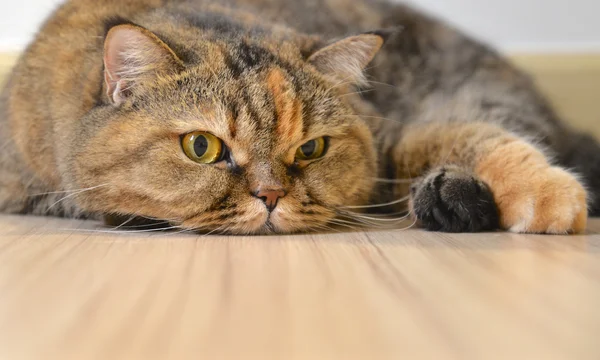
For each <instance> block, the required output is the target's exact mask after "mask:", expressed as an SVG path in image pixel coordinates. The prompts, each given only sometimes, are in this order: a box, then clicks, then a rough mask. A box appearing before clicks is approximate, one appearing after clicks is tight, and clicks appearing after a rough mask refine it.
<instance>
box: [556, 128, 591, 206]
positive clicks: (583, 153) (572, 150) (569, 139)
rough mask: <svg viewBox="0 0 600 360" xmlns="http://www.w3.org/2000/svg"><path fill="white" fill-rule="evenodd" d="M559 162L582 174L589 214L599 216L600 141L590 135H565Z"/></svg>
mask: <svg viewBox="0 0 600 360" xmlns="http://www.w3.org/2000/svg"><path fill="white" fill-rule="evenodd" d="M565 138H566V139H565V142H564V143H562V144H561V145H562V146H561V147H562V149H561V151H560V152H559V157H558V160H559V163H560V164H561V165H563V166H565V167H567V168H569V169H573V170H574V171H575V172H576V173H578V174H580V175H581V176H583V181H584V183H585V185H586V187H587V189H588V191H589V193H590V195H591V199H590V207H589V213H590V216H600V143H598V141H597V140H596V139H595V138H594V137H593V136H590V135H587V134H582V133H572V134H569V136H566V137H565Z"/></svg>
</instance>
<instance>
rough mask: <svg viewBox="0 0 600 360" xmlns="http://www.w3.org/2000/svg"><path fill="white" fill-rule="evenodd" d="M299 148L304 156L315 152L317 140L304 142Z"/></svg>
mask: <svg viewBox="0 0 600 360" xmlns="http://www.w3.org/2000/svg"><path fill="white" fill-rule="evenodd" d="M300 150H302V153H303V154H304V156H308V157H310V156H312V155H313V154H314V153H315V150H317V142H316V141H315V140H311V141H309V142H307V143H306V144H304V145H302V146H301V147H300Z"/></svg>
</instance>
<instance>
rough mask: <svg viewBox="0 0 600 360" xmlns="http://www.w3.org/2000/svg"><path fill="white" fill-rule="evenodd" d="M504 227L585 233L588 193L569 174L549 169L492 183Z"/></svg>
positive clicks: (514, 230) (557, 232)
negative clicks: (511, 179) (527, 176)
mask: <svg viewBox="0 0 600 360" xmlns="http://www.w3.org/2000/svg"><path fill="white" fill-rule="evenodd" d="M491 186H492V191H493V192H494V195H495V198H496V203H497V204H498V210H499V213H500V224H501V226H502V228H504V229H507V230H510V231H512V232H519V233H539V234H567V233H580V232H583V231H584V230H585V227H586V222H587V201H586V191H585V189H584V188H583V186H582V185H581V183H580V182H579V181H578V180H577V178H575V176H573V175H572V174H570V173H569V172H567V171H565V170H563V169H561V168H559V167H550V166H548V167H546V168H544V169H542V170H539V171H536V172H535V174H534V175H532V176H530V177H529V178H522V179H513V181H508V180H505V181H495V182H492V183H491Z"/></svg>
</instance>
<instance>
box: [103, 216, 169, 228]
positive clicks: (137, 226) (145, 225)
mask: <svg viewBox="0 0 600 360" xmlns="http://www.w3.org/2000/svg"><path fill="white" fill-rule="evenodd" d="M134 218H135V217H134ZM127 222H129V220H128V221H126V222H125V223H127ZM125 223H123V224H125ZM123 224H121V225H119V226H117V227H115V228H113V230H114V229H125V230H129V229H140V228H145V227H152V226H160V225H165V224H169V222H168V221H161V222H156V223H152V224H140V225H130V226H123ZM159 230H160V229H159Z"/></svg>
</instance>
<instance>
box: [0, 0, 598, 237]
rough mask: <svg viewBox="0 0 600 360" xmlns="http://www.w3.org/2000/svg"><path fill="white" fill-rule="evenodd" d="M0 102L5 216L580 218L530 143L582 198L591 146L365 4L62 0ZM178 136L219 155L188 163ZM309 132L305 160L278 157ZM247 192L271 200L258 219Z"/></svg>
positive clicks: (443, 42) (582, 204)
mask: <svg viewBox="0 0 600 360" xmlns="http://www.w3.org/2000/svg"><path fill="white" fill-rule="evenodd" d="M399 26H400V27H402V30H401V31H398V30H397V29H398V27H399ZM361 34H362V35H361ZM384 42H386V44H385V45H383V44H384ZM382 46H383V48H382ZM380 48H382V50H381V51H380V53H379V55H378V56H377V57H375V58H374V56H375V54H376V53H377V51H378V50H380ZM373 58H374V59H373ZM371 61H372V63H371V64H370V65H369V63H370V62H371ZM367 67H368V68H367ZM365 68H367V71H366V73H365V74H363V72H362V70H363V69H365ZM366 83H370V84H371V87H372V89H371V90H372V91H367V92H364V93H354V91H355V90H356V88H355V85H357V84H359V85H360V84H366ZM0 101H1V102H0V145H3V148H2V149H3V152H2V155H0V170H1V172H0V210H2V211H5V212H19V213H31V214H38V215H41V214H55V215H65V216H82V217H101V216H104V217H106V218H107V219H108V218H110V219H115V218H116V219H130V218H132V217H143V218H149V219H159V220H166V221H168V222H170V223H171V224H173V225H176V226H179V227H183V228H186V229H198V230H205V231H224V232H232V233H261V232H263V233H264V232H296V231H309V230H313V231H316V230H320V229H324V228H326V227H327V226H328V224H330V223H335V224H338V225H339V224H345V225H350V226H354V225H363V224H369V225H371V224H373V223H377V221H376V219H374V218H371V217H368V216H363V215H357V214H355V213H354V212H353V211H351V210H349V209H357V210H358V209H360V208H361V206H364V205H370V206H372V207H373V208H374V209H375V210H388V209H386V207H384V206H381V204H383V203H389V202H391V203H394V205H397V206H394V208H395V209H403V208H405V207H404V206H402V204H400V202H399V200H398V199H399V198H401V197H403V196H404V195H406V194H407V193H409V192H410V191H412V195H411V196H412V198H411V204H412V211H413V213H414V214H416V216H417V218H419V220H421V222H422V223H423V224H424V226H427V227H429V228H431V229H439V230H447V231H467V230H470V231H479V230H487V229H492V228H493V227H494V226H498V225H499V226H500V227H501V228H503V229H509V230H513V231H519V232H540V233H566V232H579V231H582V230H583V229H584V228H585V221H586V218H587V210H586V201H587V198H588V195H587V194H586V191H585V190H584V188H583V186H582V184H581V181H579V180H578V179H577V177H576V176H575V175H572V174H571V173H569V172H567V171H566V170H563V169H561V168H559V167H556V165H554V164H553V163H552V162H551V161H550V154H551V155H554V156H556V158H557V159H558V160H559V161H560V162H561V164H562V165H564V166H570V167H574V168H575V169H577V170H580V171H581V172H582V173H583V181H585V182H587V184H588V187H589V188H590V189H591V191H592V192H593V193H600V184H599V183H598V182H597V181H598V180H597V179H598V178H600V177H597V176H596V173H595V171H596V169H600V166H599V165H598V164H597V162H598V161H599V160H598V159H597V158H596V157H592V160H589V159H587V158H586V159H587V160H586V161H587V163H588V165H587V166H586V164H584V163H582V162H581V161H582V160H581V159H582V158H583V156H582V155H581V151H579V150H578V149H579V148H578V146H579V145H578V143H577V142H573V143H571V142H569V141H568V140H565V139H569V138H573V139H577V138H579V137H578V136H579V135H577V134H575V133H574V132H573V131H572V130H570V129H568V128H567V127H566V126H565V125H563V124H562V123H561V122H560V121H558V119H557V118H556V116H555V115H554V113H553V112H552V110H551V109H550V107H549V106H548V105H547V104H546V102H545V101H544V99H543V98H541V97H540V96H539V95H538V94H537V92H536V91H535V89H534V87H533V85H532V84H531V82H530V81H529V80H528V78H527V77H526V76H524V75H523V74H521V73H519V72H518V71H517V70H515V69H513V68H512V67H511V66H510V65H509V64H507V63H506V62H505V61H504V60H503V59H502V58H501V57H499V56H498V55H497V54H495V53H494V52H493V51H491V50H489V49H487V48H485V47H484V46H482V45H480V44H478V43H476V42H474V41H472V40H470V39H468V38H466V37H464V36H462V35H461V34H459V33H457V32H456V31H455V30H453V29H451V28H449V27H448V26H446V25H445V24H443V23H440V22H438V21H435V20H432V19H431V18H429V17H427V16H425V15H423V14H420V13H418V12H415V11H414V10H412V9H410V8H407V7H406V6H403V5H393V4H391V3H388V2H386V1H383V0H381V1H380V0H318V1H311V2H303V1H296V0H230V1H224V2H219V3H217V2H212V1H208V0H195V1H178V0H129V1H121V0H107V1H101V2H99V1H92V0H71V1H69V2H67V3H66V4H65V5H63V6H62V7H61V8H60V9H59V10H57V12H56V13H55V14H54V15H53V16H52V17H51V18H50V19H49V20H48V21H47V23H46V24H45V25H44V26H43V28H42V29H41V30H40V35H39V36H38V37H37V39H36V40H35V41H34V42H33V43H32V44H31V46H30V47H29V48H28V49H27V51H26V52H25V54H24V55H23V57H22V58H21V60H20V61H19V63H18V65H17V66H16V68H15V70H14V71H13V74H12V76H11V78H10V80H9V82H8V84H7V87H6V89H5V91H4V92H3V94H2V98H1V99H0ZM194 131H206V132H210V133H212V134H213V135H215V136H217V137H219V138H220V139H221V140H222V141H223V142H224V144H226V146H227V148H228V153H227V156H228V157H227V159H225V160H224V161H221V162H219V163H216V164H198V163H194V162H193V161H191V160H190V159H188V158H187V157H186V155H185V154H184V153H183V151H182V150H181V144H180V139H181V136H183V135H185V134H187V133H190V132H194ZM565 134H570V136H565ZM320 137H327V138H328V139H329V140H328V142H329V149H328V151H327V153H326V155H325V156H324V157H323V158H320V159H316V160H314V161H297V159H295V153H296V149H297V148H298V147H300V146H301V145H302V144H303V143H305V142H307V141H310V140H312V139H317V138H320ZM533 138H536V139H537V141H536V142H533V141H532V140H531V139H533ZM585 144H587V145H586V146H587V147H588V148H589V149H592V150H595V149H596V148H598V147H597V144H596V143H595V142H594V141H592V140H590V141H586V142H585ZM542 148H544V152H542V151H541V150H540V149H542ZM592 152H593V151H592ZM590 161H591V162H592V164H589V162H590ZM598 172H599V173H600V170H598ZM393 182H398V184H395V185H394V184H391V183H393ZM409 182H412V186H409ZM261 188H263V189H264V188H269V189H276V190H277V191H280V192H281V194H285V196H283V197H282V198H281V199H279V202H278V205H277V207H276V209H275V210H273V212H271V213H269V211H268V210H267V208H266V207H265V204H263V202H262V201H261V200H260V199H259V198H257V197H256V196H255V195H253V194H255V193H256V191H257V189H261ZM409 188H410V189H409ZM431 189H433V190H431ZM470 189H474V190H472V191H471V190H470ZM430 190H431V191H430ZM475 193H477V194H479V193H481V197H479V198H477V197H474V198H472V199H471V197H472V196H471V195H473V194H475ZM457 194H459V195H460V194H462V195H460V196H458V195H457ZM488 196H489V197H491V196H493V201H491V204H488V203H489V202H488V201H487V199H488ZM467 198H469V199H471V200H469V201H470V202H469V201H467ZM440 204H442V205H440ZM444 204H445V205H444ZM486 204H487V205H486ZM591 204H592V211H595V210H596V209H600V205H598V203H596V202H592V203H591ZM440 206H441V207H440ZM463 210H464V211H463ZM440 214H441V215H440ZM496 216H498V219H497V220H496ZM471 217H474V218H471ZM475 218H477V220H476V219H475ZM496 223H497V224H496ZM494 224H496V225H494Z"/></svg>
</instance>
